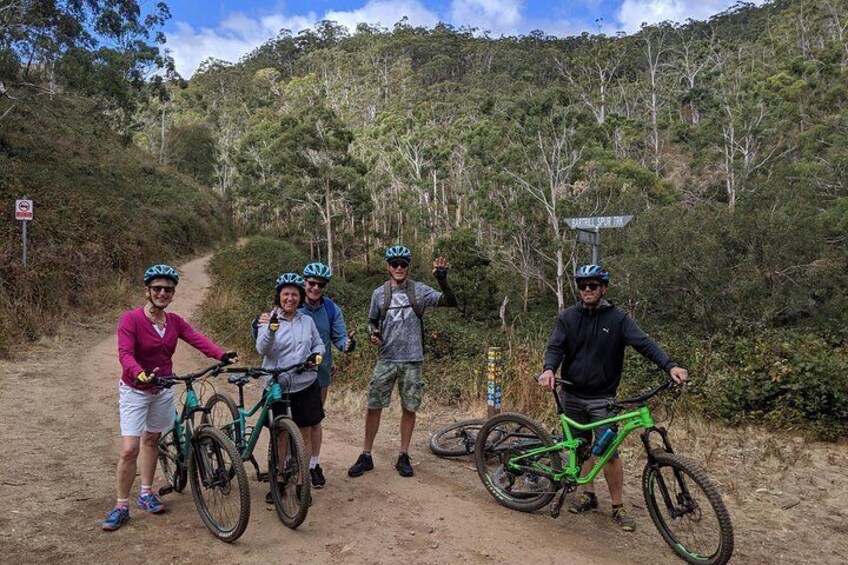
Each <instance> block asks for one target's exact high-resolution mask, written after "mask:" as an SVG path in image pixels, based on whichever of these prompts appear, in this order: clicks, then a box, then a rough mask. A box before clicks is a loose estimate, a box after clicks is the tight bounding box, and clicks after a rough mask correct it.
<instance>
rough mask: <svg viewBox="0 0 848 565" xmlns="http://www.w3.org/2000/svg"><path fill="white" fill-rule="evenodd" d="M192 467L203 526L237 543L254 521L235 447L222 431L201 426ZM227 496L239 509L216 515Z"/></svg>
mask: <svg viewBox="0 0 848 565" xmlns="http://www.w3.org/2000/svg"><path fill="white" fill-rule="evenodd" d="M188 467H189V468H188V471H189V477H190V478H191V494H192V498H194V504H195V506H196V507H197V512H198V513H199V514H200V518H201V519H202V520H203V523H204V524H206V527H207V528H209V531H211V532H212V533H213V534H215V537H217V538H218V539H219V540H221V541H225V542H227V543H232V542H234V541H236V540H237V539H238V538H239V537H241V535H242V534H243V533H244V530H245V529H246V528H247V524H248V521H249V520H250V485H249V484H248V482H247V472H246V471H245V470H244V464H243V463H242V460H241V457H240V456H239V454H238V451H237V450H236V448H235V446H234V445H233V443H232V442H231V441H230V440H229V438H227V436H226V435H225V434H224V432H222V431H221V430H219V429H218V428H215V427H213V426H201V427H199V428H198V429H197V432H196V433H195V436H194V439H193V442H192V453H191V457H190V459H189V466H188ZM234 483H235V485H234ZM233 486H235V487H236V488H235V489H234V488H233ZM223 497H226V501H225V502H230V503H233V504H234V505H236V508H234V509H233V510H232V511H225V512H224V515H218V514H217V513H216V514H215V515H213V511H215V510H216V509H217V508H218V507H220V506H223V504H218V503H217V502H218V499H220V498H223ZM225 521H226V523H225Z"/></svg>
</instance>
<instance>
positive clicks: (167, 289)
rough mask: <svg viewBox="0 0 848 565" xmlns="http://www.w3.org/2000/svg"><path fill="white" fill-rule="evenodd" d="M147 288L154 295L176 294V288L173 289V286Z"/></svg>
mask: <svg viewBox="0 0 848 565" xmlns="http://www.w3.org/2000/svg"><path fill="white" fill-rule="evenodd" d="M147 288H149V289H150V292H152V293H153V294H159V293H162V292H164V293H165V294H174V289H175V287H173V286H159V285H153V286H148V287H147Z"/></svg>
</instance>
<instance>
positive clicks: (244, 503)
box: [153, 365, 250, 543]
mask: <svg viewBox="0 0 848 565" xmlns="http://www.w3.org/2000/svg"><path fill="white" fill-rule="evenodd" d="M220 368H221V365H213V366H211V367H207V368H206V369H204V370H202V371H199V372H197V373H192V374H189V375H185V376H182V377H180V376H176V375H173V376H169V377H157V378H156V379H155V380H154V381H153V383H154V384H156V385H158V386H161V387H164V388H170V387H172V386H174V384H176V383H177V382H182V383H183V384H184V385H185V387H186V392H185V402H184V404H183V409H182V413H179V412H177V413H176V415H175V420H174V427H173V428H172V429H171V430H170V431H168V432H166V433H164V434H162V437H161V438H160V440H159V465H160V467H161V468H162V472H163V473H164V475H165V478H166V479H167V480H168V483H169V486H167V487H163V488H161V489H159V494H160V495H165V494H168V493H171V492H182V491H183V490H184V489H185V487H186V483H187V482H189V481H190V482H191V494H192V498H194V504H195V506H196V507H197V511H198V513H199V514H200V517H201V519H202V520H203V523H204V524H206V527H207V528H209V530H210V531H211V532H212V533H213V534H215V536H216V537H217V538H218V539H220V540H222V541H225V542H228V543H231V542H234V541H235V540H237V539H238V538H239V537H240V536H241V535H242V534H243V533H244V530H245V528H247V523H248V521H249V520H250V485H249V483H248V481H247V473H246V472H245V470H244V464H243V463H242V461H241V458H240V457H239V454H238V452H237V451H236V448H235V446H234V445H233V443H232V441H230V439H229V438H228V437H227V436H226V435H225V434H224V433H222V432H221V430H218V429H216V428H215V427H214V426H209V425H204V424H202V423H201V425H199V426H197V427H196V428H195V423H194V422H195V414H197V413H198V412H200V413H204V412H205V410H206V409H205V408H204V407H203V406H201V404H200V401H199V400H198V398H197V393H195V391H194V382H195V381H197V380H198V379H201V378H203V377H204V376H206V375H207V374H209V373H214V372H215V371H217V370H219V369H220Z"/></svg>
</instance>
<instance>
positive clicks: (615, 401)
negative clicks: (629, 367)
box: [552, 377, 675, 408]
mask: <svg viewBox="0 0 848 565" xmlns="http://www.w3.org/2000/svg"><path fill="white" fill-rule="evenodd" d="M554 383H555V384H558V385H565V386H574V383H573V382H571V381H567V380H565V379H557V378H556V377H554ZM674 384H675V383H674V381H672V380H670V379H669V380H666V381H665V382H663V383H662V384H660V385H659V386H657V387H655V388H653V389H651V390H649V391H648V392H646V393H643V394H640V395H639V396H634V397H632V398H623V399H621V400H619V399H617V398H615V399H612V400H609V401H608V404H609V406H610V407H611V408H613V407H616V406H623V405H625V404H642V403H644V402H645V401H647V400H649V399H651V398H653V397H654V396H656V395H658V394H659V393H661V392H662V391H664V390H665V389H667V388H669V387H672V386H674ZM552 390H553V394H554V398H555V399H556V401H557V404H558V405H559V403H560V399H559V395H558V394H557V393H556V388H554V389H552Z"/></svg>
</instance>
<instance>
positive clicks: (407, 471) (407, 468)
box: [395, 453, 415, 477]
mask: <svg viewBox="0 0 848 565" xmlns="http://www.w3.org/2000/svg"><path fill="white" fill-rule="evenodd" d="M395 469H397V471H398V473H400V476H401V477H411V476H412V475H414V474H415V471H413V470H412V463H410V462H409V455H407V454H406V453H401V454H400V455H398V460H397V463H395Z"/></svg>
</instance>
